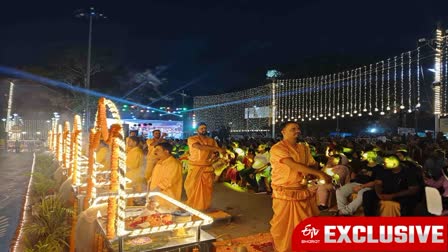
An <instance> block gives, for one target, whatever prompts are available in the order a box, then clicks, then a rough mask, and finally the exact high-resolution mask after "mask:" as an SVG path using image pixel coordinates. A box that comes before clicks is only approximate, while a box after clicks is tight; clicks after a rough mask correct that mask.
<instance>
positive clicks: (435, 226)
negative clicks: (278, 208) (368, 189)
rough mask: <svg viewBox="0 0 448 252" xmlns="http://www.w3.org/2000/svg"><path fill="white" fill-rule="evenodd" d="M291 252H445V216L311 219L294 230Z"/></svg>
mask: <svg viewBox="0 0 448 252" xmlns="http://www.w3.org/2000/svg"><path fill="white" fill-rule="evenodd" d="M292 248H293V250H294V251H295V250H306V251H444V252H446V251H448V217H312V218H308V219H306V220H304V221H302V222H301V223H300V224H299V225H297V227H296V228H295V230H294V233H293V237H292Z"/></svg>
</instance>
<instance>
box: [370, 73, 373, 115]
mask: <svg viewBox="0 0 448 252" xmlns="http://www.w3.org/2000/svg"><path fill="white" fill-rule="evenodd" d="M372 73H373V66H372V64H370V71H369V115H372Z"/></svg>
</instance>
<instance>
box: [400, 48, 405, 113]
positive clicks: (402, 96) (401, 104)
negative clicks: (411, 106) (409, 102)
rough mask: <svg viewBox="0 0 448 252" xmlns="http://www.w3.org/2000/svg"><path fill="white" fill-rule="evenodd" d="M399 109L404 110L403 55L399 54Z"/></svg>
mask: <svg viewBox="0 0 448 252" xmlns="http://www.w3.org/2000/svg"><path fill="white" fill-rule="evenodd" d="M400 85H401V90H400V95H401V97H400V109H404V53H402V54H401V78H400Z"/></svg>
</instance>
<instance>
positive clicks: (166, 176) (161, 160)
mask: <svg viewBox="0 0 448 252" xmlns="http://www.w3.org/2000/svg"><path fill="white" fill-rule="evenodd" d="M172 150H173V146H172V145H171V144H170V143H166V142H165V143H159V144H157V145H156V146H155V148H154V156H155V158H156V159H157V163H156V165H155V167H154V170H153V173H152V177H151V182H150V185H149V190H150V191H159V192H161V193H164V194H166V195H167V196H169V197H171V198H173V199H175V200H177V201H180V197H181V194H182V164H181V163H180V161H179V160H177V159H176V158H175V157H173V155H171V151H172ZM159 203H162V202H159Z"/></svg>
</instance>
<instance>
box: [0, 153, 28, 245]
mask: <svg viewBox="0 0 448 252" xmlns="http://www.w3.org/2000/svg"><path fill="white" fill-rule="evenodd" d="M32 159H33V154H32V153H20V154H15V153H7V154H6V153H1V154H0V178H1V182H0V251H8V249H9V245H10V242H11V239H12V238H13V237H14V234H15V231H16V227H17V224H18V221H19V217H20V211H21V210H22V204H23V199H24V198H23V197H24V195H25V193H26V189H27V186H28V181H29V178H30V176H29V175H30V172H31V165H32Z"/></svg>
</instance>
